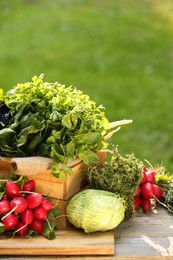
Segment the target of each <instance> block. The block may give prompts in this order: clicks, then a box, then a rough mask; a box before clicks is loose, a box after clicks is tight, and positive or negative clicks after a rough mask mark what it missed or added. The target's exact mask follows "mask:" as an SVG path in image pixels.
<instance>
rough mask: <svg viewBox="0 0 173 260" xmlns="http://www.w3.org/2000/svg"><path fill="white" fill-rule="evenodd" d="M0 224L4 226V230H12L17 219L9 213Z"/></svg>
mask: <svg viewBox="0 0 173 260" xmlns="http://www.w3.org/2000/svg"><path fill="white" fill-rule="evenodd" d="M1 222H2V223H3V224H4V226H5V230H10V229H13V228H14V227H15V226H16V225H17V223H18V217H17V216H16V215H15V214H14V213H10V214H9V215H7V216H6V217H5V218H4V219H1Z"/></svg>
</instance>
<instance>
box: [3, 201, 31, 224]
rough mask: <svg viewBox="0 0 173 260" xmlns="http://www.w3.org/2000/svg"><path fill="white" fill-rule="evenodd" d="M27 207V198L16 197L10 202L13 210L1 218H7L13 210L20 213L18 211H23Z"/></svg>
mask: <svg viewBox="0 0 173 260" xmlns="http://www.w3.org/2000/svg"><path fill="white" fill-rule="evenodd" d="M26 208H27V202H26V200H25V199H24V198H22V197H15V198H13V199H12V200H11V202H10V209H11V211H9V212H8V213H7V214H6V215H5V216H3V217H2V218H1V220H3V219H5V218H7V216H8V215H10V214H11V213H12V212H15V213H17V214H18V213H21V212H23V211H24V210H25V209H26Z"/></svg>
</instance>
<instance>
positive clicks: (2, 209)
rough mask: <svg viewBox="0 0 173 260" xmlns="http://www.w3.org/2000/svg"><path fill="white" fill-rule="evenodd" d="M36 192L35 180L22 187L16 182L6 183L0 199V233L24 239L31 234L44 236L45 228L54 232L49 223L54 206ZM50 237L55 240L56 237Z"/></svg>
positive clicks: (8, 181) (7, 181)
mask: <svg viewBox="0 0 173 260" xmlns="http://www.w3.org/2000/svg"><path fill="white" fill-rule="evenodd" d="M35 190H36V183H35V181H34V180H28V181H26V182H25V183H24V185H23V186H22V187H20V186H19V185H18V184H17V183H15V182H14V181H11V180H6V181H5V184H4V192H3V194H2V196H1V199H0V227H1V230H0V233H3V232H6V233H8V232H12V234H13V236H14V235H15V234H16V235H19V236H21V237H23V236H25V235H27V234H28V233H30V234H31V232H35V233H36V234H39V235H43V236H44V232H45V227H48V229H49V230H51V231H53V228H54V227H53V228H52V227H51V225H50V223H49V221H48V214H49V213H50V212H51V210H52V209H53V204H52V202H51V201H50V200H48V199H45V198H44V197H43V196H42V195H41V194H40V193H39V192H36V191H35ZM45 236H46V235H45ZM50 237H51V238H49V237H48V238H49V239H53V238H54V235H53V236H50Z"/></svg>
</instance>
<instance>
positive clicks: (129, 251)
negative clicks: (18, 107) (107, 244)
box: [0, 207, 173, 260]
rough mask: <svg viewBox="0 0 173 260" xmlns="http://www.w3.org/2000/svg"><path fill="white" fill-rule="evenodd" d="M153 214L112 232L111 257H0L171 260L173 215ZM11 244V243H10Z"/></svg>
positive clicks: (14, 259) (22, 259) (14, 258)
mask: <svg viewBox="0 0 173 260" xmlns="http://www.w3.org/2000/svg"><path fill="white" fill-rule="evenodd" d="M157 211H158V212H157V214H154V213H150V214H148V215H146V214H141V215H138V216H136V217H134V218H132V219H130V220H128V221H124V222H122V223H121V224H120V225H119V226H118V227H117V228H116V229H115V254H114V256H2V255H1V256H0V259H8V260H46V259H47V260H55V259H61V260H74V259H77V260H82V259H83V260H94V259H96V258H98V259H99V260H103V259H106V260H113V259H114V260H125V259H127V260H128V259H132V260H140V259H143V260H144V259H145V260H149V259H151V260H157V259H165V260H167V259H173V215H172V214H169V213H168V211H167V210H166V209H165V208H163V207H159V208H158V210H157ZM11 242H12V241H11Z"/></svg>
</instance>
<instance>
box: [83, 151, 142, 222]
mask: <svg viewBox="0 0 173 260" xmlns="http://www.w3.org/2000/svg"><path fill="white" fill-rule="evenodd" d="M111 152H112V154H111V158H110V160H107V161H106V162H104V163H103V164H100V165H94V166H91V167H89V168H88V170H87V172H86V174H87V176H88V180H89V184H90V186H91V188H93V189H100V190H107V191H111V192H113V193H115V194H119V195H120V197H122V198H123V199H124V200H125V201H126V213H125V218H126V219H128V218H130V217H131V216H132V215H133V213H134V206H133V202H134V194H135V192H136V189H137V187H138V186H139V183H140V181H141V179H142V171H141V167H142V162H141V161H140V160H139V159H137V158H136V157H135V155H134V154H133V153H132V154H128V155H126V156H125V157H123V156H122V155H121V154H119V152H118V150H117V148H116V149H114V150H113V151H111Z"/></svg>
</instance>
